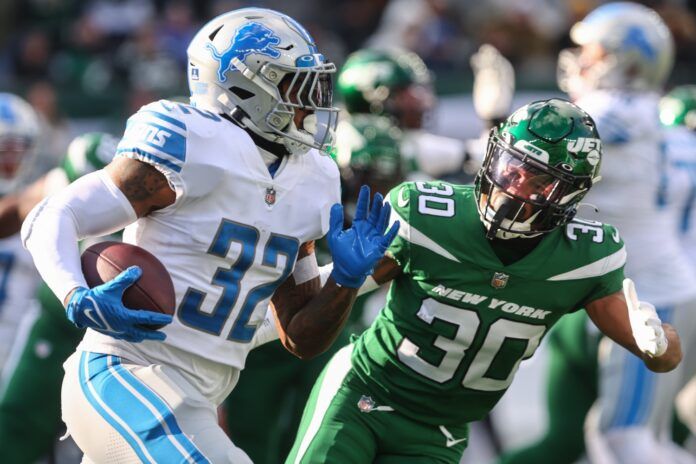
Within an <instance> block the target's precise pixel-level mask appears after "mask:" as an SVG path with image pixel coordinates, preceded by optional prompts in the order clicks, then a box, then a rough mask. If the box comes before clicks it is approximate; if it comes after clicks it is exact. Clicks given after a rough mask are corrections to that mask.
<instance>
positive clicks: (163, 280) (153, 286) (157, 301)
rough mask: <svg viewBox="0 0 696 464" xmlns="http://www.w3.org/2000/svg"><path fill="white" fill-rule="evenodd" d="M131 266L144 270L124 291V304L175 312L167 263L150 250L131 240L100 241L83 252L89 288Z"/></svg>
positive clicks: (138, 307) (162, 311) (84, 272)
mask: <svg viewBox="0 0 696 464" xmlns="http://www.w3.org/2000/svg"><path fill="white" fill-rule="evenodd" d="M130 266H138V267H140V269H142V271H143V274H142V276H140V279H138V280H137V281H136V282H135V283H134V284H133V285H131V286H130V287H128V288H127V289H126V291H125V292H124V293H123V304H124V305H125V306H126V307H127V308H131V309H146V310H148V311H156V312H158V313H164V314H174V307H175V304H176V297H175V294H174V284H173V283H172V278H171V277H170V276H169V272H167V269H166V268H165V267H164V264H162V263H161V262H160V260H159V259H157V258H156V257H155V255H153V254H152V253H150V252H149V251H147V250H144V249H143V248H140V247H139V246H135V245H131V244H129V243H122V242H100V243H97V244H95V245H92V246H91V247H89V248H87V249H86V250H85V251H84V252H83V253H82V273H83V274H84V275H85V280H86V281H87V285H89V286H90V288H92V287H96V286H97V285H101V284H103V283H104V282H108V281H109V280H111V279H113V278H114V277H116V276H117V275H119V274H120V273H121V272H122V271H125V270H126V269H128V268H129V267H130ZM148 327H151V328H156V329H159V328H162V327H163V326H154V325H152V326H148Z"/></svg>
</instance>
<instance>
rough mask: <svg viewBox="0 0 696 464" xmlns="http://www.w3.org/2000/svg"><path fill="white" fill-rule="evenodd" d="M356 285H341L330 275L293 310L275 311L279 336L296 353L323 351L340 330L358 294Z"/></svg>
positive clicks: (303, 356)
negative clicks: (310, 295)
mask: <svg viewBox="0 0 696 464" xmlns="http://www.w3.org/2000/svg"><path fill="white" fill-rule="evenodd" d="M357 293H358V292H357V289H355V288H348V287H341V286H339V285H337V284H336V282H334V280H333V279H332V278H330V279H329V280H328V282H327V283H326V284H325V285H324V286H323V287H322V288H321V290H320V291H319V292H318V293H316V295H315V296H314V297H313V298H311V299H309V301H307V303H306V304H304V305H303V306H301V307H300V308H298V309H295V310H294V311H289V310H287V309H286V310H284V311H282V310H281V311H278V308H276V316H277V320H278V324H279V326H280V328H279V335H280V340H281V342H282V343H283V345H284V346H285V347H286V348H287V349H288V350H289V351H290V352H291V353H293V354H294V355H295V356H297V357H299V358H301V359H310V358H313V357H315V356H317V355H319V354H321V353H323V352H324V351H326V350H327V349H328V348H329V347H330V346H331V344H332V343H333V342H334V340H336V337H337V336H338V334H339V333H340V332H341V329H342V328H343V326H344V324H345V322H346V320H347V319H348V314H350V309H351V307H352V306H353V303H354V302H355V298H356V297H357Z"/></svg>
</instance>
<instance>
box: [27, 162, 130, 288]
mask: <svg viewBox="0 0 696 464" xmlns="http://www.w3.org/2000/svg"><path fill="white" fill-rule="evenodd" d="M136 219H137V216H136V214H135V211H134V210H133V207H132V206H131V204H130V202H129V201H128V199H127V198H126V197H125V195H124V194H123V193H122V192H121V190H119V188H118V187H117V186H116V185H115V184H114V182H113V181H112V180H111V178H110V177H109V175H108V174H107V173H106V172H105V171H97V172H94V173H92V174H88V175H86V176H84V177H82V178H81V179H78V180H77V181H75V182H74V183H73V184H71V185H69V186H68V187H66V188H65V189H63V190H61V191H59V192H58V193H56V194H55V195H53V196H50V197H48V198H46V199H45V200H43V201H42V202H41V203H39V204H38V205H36V207H34V209H33V210H32V211H31V212H30V213H29V216H28V217H27V219H26V220H25V221H24V224H23V225H22V243H23V244H24V246H25V248H27V249H28V250H29V252H30V253H31V255H32V257H33V258H34V264H35V265H36V268H37V270H38V271H39V274H41V278H42V279H43V280H44V281H45V282H46V284H47V285H48V286H49V287H50V288H51V290H52V291H53V293H55V295H56V296H57V297H58V299H59V300H60V301H61V302H64V301H65V297H66V296H67V295H68V293H70V291H71V290H73V289H74V288H76V287H87V284H86V282H85V278H84V276H83V274H82V268H81V264H80V252H79V249H78V246H77V242H78V240H81V239H83V238H85V237H98V236H102V235H108V234H111V233H113V232H116V231H118V230H120V229H122V228H124V227H125V226H127V225H128V224H130V223H131V222H134V221H135V220H136Z"/></svg>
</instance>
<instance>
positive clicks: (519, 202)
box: [476, 129, 592, 239]
mask: <svg viewBox="0 0 696 464" xmlns="http://www.w3.org/2000/svg"><path fill="white" fill-rule="evenodd" d="M572 169H573V168H572V167H571V166H569V165H563V164H562V165H560V166H556V167H552V166H549V165H547V164H545V163H544V162H543V161H540V160H538V159H536V158H535V157H534V156H532V155H531V154H529V153H525V152H523V151H521V150H518V149H517V148H515V147H514V146H512V145H510V144H508V143H506V142H505V141H503V140H501V139H500V138H499V137H498V134H497V130H496V129H493V131H492V132H491V136H490V138H489V141H488V150H487V153H486V158H485V160H484V163H483V166H482V168H481V170H480V171H479V174H478V176H477V179H476V198H477V208H478V211H479V216H480V218H481V221H482V222H483V223H484V225H485V227H486V229H487V230H488V233H487V237H488V238H489V239H492V238H494V237H495V238H500V239H510V238H530V237H535V236H538V235H540V234H543V233H547V232H551V231H552V230H554V229H556V228H557V227H559V226H561V225H563V224H565V223H566V222H568V221H569V220H571V219H572V218H573V216H574V215H575V211H576V207H577V204H578V202H579V201H580V200H581V199H582V197H583V196H584V195H585V193H586V192H587V190H588V189H589V187H590V186H591V185H592V179H591V178H590V176H576V175H572V174H571V173H570V172H571V171H572Z"/></svg>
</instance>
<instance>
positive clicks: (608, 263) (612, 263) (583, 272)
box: [546, 246, 626, 281]
mask: <svg viewBox="0 0 696 464" xmlns="http://www.w3.org/2000/svg"><path fill="white" fill-rule="evenodd" d="M624 264H626V247H625V246H622V247H621V249H620V250H619V251H616V252H614V253H612V254H610V255H609V256H605V257H604V258H602V259H598V260H597V261H595V262H593V263H590V264H587V265H585V266H582V267H579V268H577V269H573V270H572V271H568V272H564V273H563V274H558V275H555V276H552V277H549V278H548V279H546V280H552V281H559V280H579V279H589V278H591V277H599V276H603V275H605V274H609V273H610V272H612V271H615V270H617V269H619V268H620V267H622V266H623V265H624Z"/></svg>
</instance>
